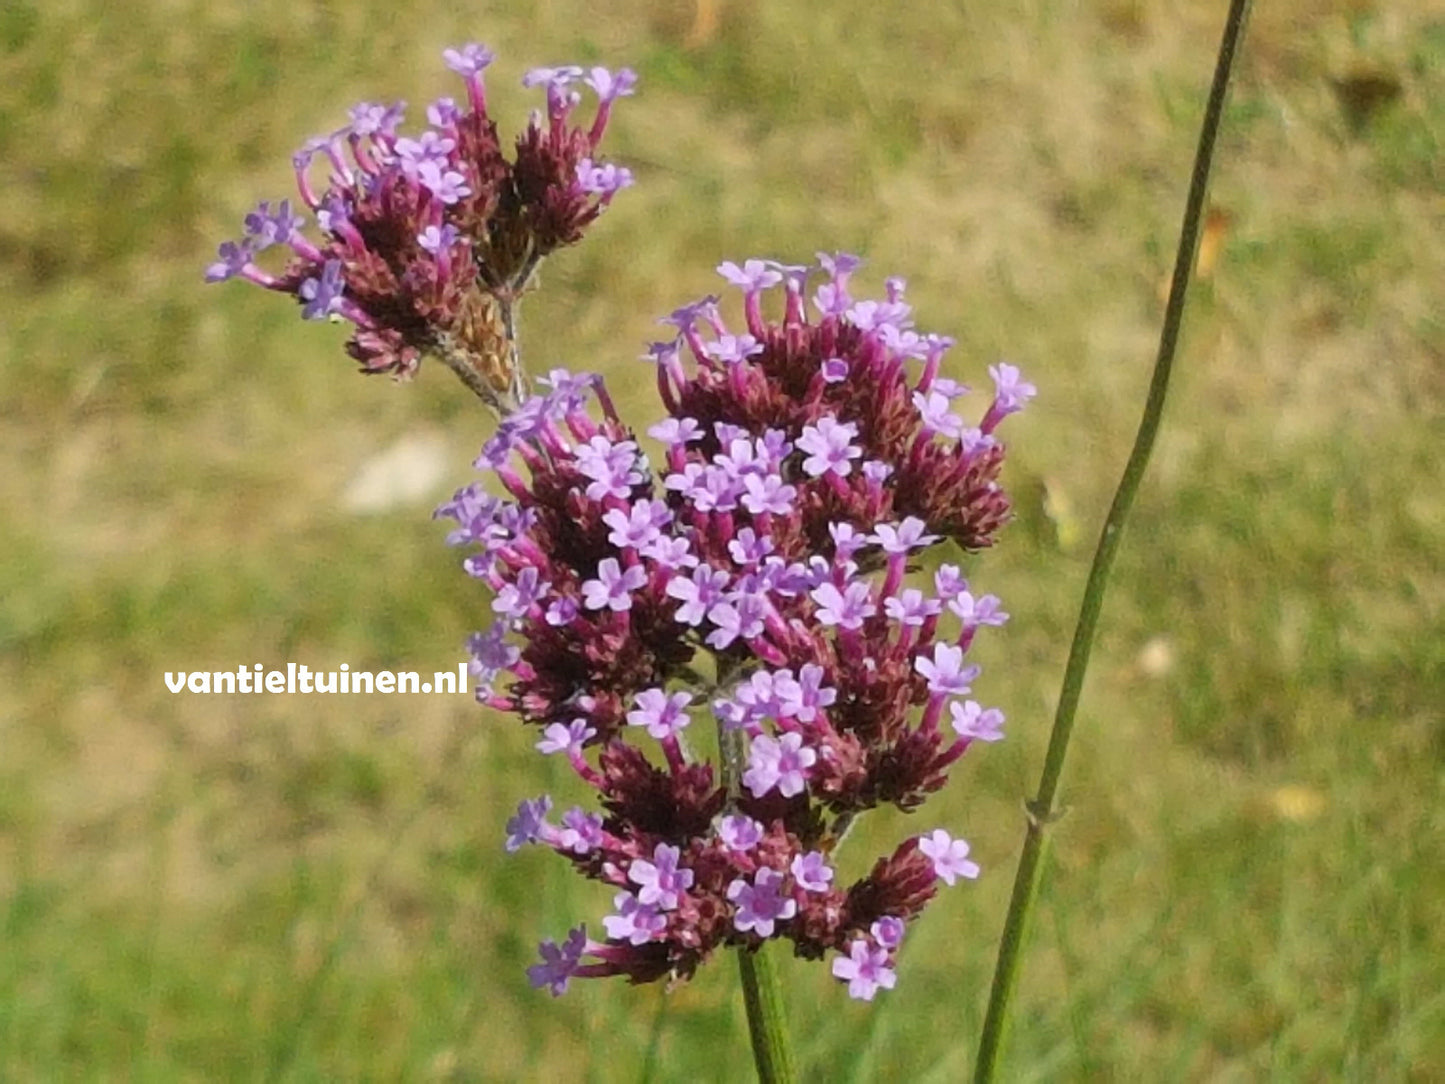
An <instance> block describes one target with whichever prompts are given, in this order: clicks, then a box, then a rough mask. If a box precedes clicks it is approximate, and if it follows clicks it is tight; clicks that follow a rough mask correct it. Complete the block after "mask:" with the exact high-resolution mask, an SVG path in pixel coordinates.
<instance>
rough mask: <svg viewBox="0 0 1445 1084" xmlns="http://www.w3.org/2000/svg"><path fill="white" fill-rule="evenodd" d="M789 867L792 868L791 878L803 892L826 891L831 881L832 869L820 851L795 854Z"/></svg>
mask: <svg viewBox="0 0 1445 1084" xmlns="http://www.w3.org/2000/svg"><path fill="white" fill-rule="evenodd" d="M789 869H791V870H792V873H793V880H795V881H797V882H798V887H800V888H801V889H802V890H803V891H804V892H826V891H828V885H829V884H831V883H832V881H833V871H832V870H831V869H830V868H829V867H828V860H827V858H825V857H824V855H823V852H822V851H809V852H808V853H807V854H800V855H795V856H794V858H793V863H792V865H791V866H790V867H789Z"/></svg>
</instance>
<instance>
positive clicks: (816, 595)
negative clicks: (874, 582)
mask: <svg viewBox="0 0 1445 1084" xmlns="http://www.w3.org/2000/svg"><path fill="white" fill-rule="evenodd" d="M808 597H809V598H811V599H812V600H813V601H814V602H816V603H817V604H818V609H817V611H816V613H815V614H814V615H813V616H814V617H815V619H816V620H817V622H818V624H820V625H826V626H828V627H830V628H831V627H832V626H834V625H837V626H840V627H841V628H845V629H860V628H862V627H863V622H864V621H865V620H866V619H868V618H870V617H872V616H873V615H874V614H876V613H877V612H878V607H877V606H875V605H874V604H873V595H872V589H871V588H870V587H869V586H868V584H867V583H866V582H864V581H862V580H855V581H854V582H853V583H850V584H849V585H848V586H847V588H846V589H845V590H842V591H839V590H838V588H837V585H835V584H832V583H821V584H819V585H818V586H817V587H815V588H813V590H811V591H810V592H808Z"/></svg>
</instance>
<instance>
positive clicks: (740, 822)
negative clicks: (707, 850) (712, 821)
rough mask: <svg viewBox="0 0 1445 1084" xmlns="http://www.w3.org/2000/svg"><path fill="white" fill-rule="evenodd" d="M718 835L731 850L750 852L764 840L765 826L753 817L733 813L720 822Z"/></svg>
mask: <svg viewBox="0 0 1445 1084" xmlns="http://www.w3.org/2000/svg"><path fill="white" fill-rule="evenodd" d="M717 835H718V838H719V839H720V840H722V841H723V844H724V845H725V846H727V848H728V849H729V850H734V851H750V850H752V849H753V848H754V847H756V846H757V845H758V843H759V842H760V841H761V840H762V838H763V826H762V825H761V824H759V823H758V822H757V821H755V820H753V819H752V818H751V817H746V816H744V815H743V814H741V813H732V814H729V815H728V816H726V817H724V818H723V819H722V820H721V821H719V822H718V826H717Z"/></svg>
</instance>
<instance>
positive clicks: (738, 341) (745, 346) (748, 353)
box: [707, 335, 763, 365]
mask: <svg viewBox="0 0 1445 1084" xmlns="http://www.w3.org/2000/svg"><path fill="white" fill-rule="evenodd" d="M762 352H763V344H762V343H760V342H758V340H757V339H754V338H753V337H752V336H751V335H719V336H718V339H717V342H713V343H708V344H707V355H708V357H710V358H712V359H713V360H714V361H720V362H722V363H723V364H725V365H735V364H737V363H738V362H740V361H745V360H746V359H748V358H750V357H753V356H754V355H755V354H761V353H762Z"/></svg>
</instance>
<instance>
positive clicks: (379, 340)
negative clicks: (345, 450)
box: [206, 45, 637, 411]
mask: <svg viewBox="0 0 1445 1084" xmlns="http://www.w3.org/2000/svg"><path fill="white" fill-rule="evenodd" d="M444 57H445V60H446V63H447V66H448V67H449V68H451V69H452V70H453V71H455V72H457V73H458V74H459V75H461V76H462V77H463V78H464V79H465V81H466V88H467V98H466V102H465V103H464V104H461V105H459V104H458V103H457V102H456V101H454V100H453V99H451V98H440V99H438V100H437V101H435V102H433V103H432V104H431V105H430V106H428V107H427V111H426V116H427V121H428V122H429V124H430V127H428V128H426V129H424V130H423V131H422V132H420V133H419V134H418V135H417V136H416V137H415V138H412V137H409V136H402V135H399V134H398V129H399V127H400V125H401V122H402V116H403V110H404V105H403V103H400V102H398V103H396V104H395V105H390V106H385V105H378V104H375V103H372V102H362V103H361V104H360V105H357V106H355V107H353V108H352V110H351V115H350V122H349V123H348V124H346V125H345V126H344V127H342V128H339V129H337V130H336V131H334V132H331V133H329V134H327V135H323V136H318V137H316V138H314V139H311V140H309V141H308V142H307V143H306V144H305V145H304V146H303V147H302V148H301V150H300V151H298V152H297V154H296V155H295V157H294V158H293V160H292V161H293V164H294V166H295V170H296V184H297V188H298V189H299V191H300V199H301V203H302V204H304V205H305V207H306V209H307V210H309V211H310V212H311V213H312V214H313V215H314V216H315V219H316V225H317V227H318V228H319V230H320V232H321V234H322V239H321V240H320V241H319V242H316V241H312V240H311V239H310V238H308V237H307V236H306V235H305V234H303V233H302V232H301V228H302V227H303V226H304V225H305V224H306V220H305V218H304V217H302V215H300V214H297V213H296V210H295V209H294V208H293V206H292V203H291V201H290V200H281V201H279V202H278V203H276V204H275V205H274V206H273V205H272V204H271V203H269V202H267V203H262V204H261V205H260V206H259V207H258V208H257V209H256V210H255V211H253V212H252V213H251V214H249V215H247V216H246V220H245V234H244V236H243V237H242V239H241V240H239V241H227V242H226V243H224V244H222V245H221V246H220V250H219V254H218V256H219V258H218V259H217V261H216V262H215V263H213V264H212V265H211V266H210V268H209V269H208V270H207V272H206V278H207V280H208V281H212V282H218V281H221V280H224V279H229V278H243V279H247V280H249V281H251V282H254V283H257V284H258V285H261V286H265V287H267V288H268V289H272V290H278V291H281V292H283V293H288V294H291V295H293V296H294V297H295V298H296V300H297V301H298V302H300V303H301V305H302V310H301V312H302V315H303V316H304V317H305V318H306V319H309V320H321V319H326V318H329V317H339V318H343V319H346V320H349V321H350V322H351V323H353V324H354V325H356V330H355V333H354V334H353V335H352V337H351V340H350V342H349V343H348V344H347V351H348V353H350V354H351V356H352V357H354V358H355V359H356V360H357V361H359V362H360V363H361V366H362V368H363V370H364V371H366V372H387V373H392V374H394V375H396V376H399V377H406V376H410V375H412V374H413V373H414V372H415V371H416V369H417V366H418V365H419V364H420V360H421V357H422V356H423V355H425V354H431V355H435V356H437V357H439V358H441V359H442V360H443V361H444V362H445V363H446V364H447V365H448V367H449V368H451V369H452V370H453V371H454V372H456V373H457V375H458V376H459V377H461V378H462V380H463V381H464V382H465V383H466V384H467V386H468V387H469V388H471V389H472V391H473V392H475V393H476V394H477V395H478V396H480V397H481V398H482V399H483V401H485V402H487V403H488V404H489V405H490V406H492V407H493V408H494V409H496V410H498V411H505V410H509V409H511V408H513V407H515V406H516V404H517V402H518V400H519V399H520V398H521V395H522V393H523V388H524V377H523V375H522V373H521V372H520V370H519V368H518V366H517V361H516V351H515V336H514V333H513V323H512V321H513V304H514V302H515V301H516V298H517V297H518V296H519V295H520V293H521V292H522V291H523V290H524V289H525V288H526V287H527V285H528V282H529V281H530V280H531V278H532V273H533V271H534V270H535V269H536V267H537V265H538V263H539V262H540V261H541V260H542V259H543V258H544V257H545V256H546V255H547V254H548V253H550V252H552V251H553V250H554V249H556V248H558V247H560V246H563V245H570V244H573V243H575V242H577V241H578V240H580V239H581V238H582V235H583V232H584V231H585V230H586V228H587V226H588V225H589V224H590V223H591V222H592V221H593V220H595V219H596V218H597V216H598V215H599V214H600V213H601V212H602V210H603V209H604V208H605V207H606V206H607V205H608V204H609V203H610V202H611V201H612V198H613V196H615V195H616V194H617V192H618V191H619V190H621V189H623V188H625V187H627V186H628V185H630V184H631V183H632V174H631V173H630V172H629V171H628V170H627V169H625V168H622V167H620V166H616V165H612V164H608V163H604V162H602V161H600V160H599V159H598V157H597V146H598V143H599V142H600V141H601V139H602V135H603V133H604V132H605V130H606V128H607V124H608V119H609V117H610V116H611V113H612V107H613V103H614V102H615V101H616V100H617V99H618V98H620V97H623V96H626V95H629V94H631V93H632V91H633V87H634V85H635V84H636V81H637V79H636V76H635V75H634V74H633V73H632V71H630V70H629V69H625V68H624V69H622V70H621V71H618V72H616V73H613V72H610V71H608V70H607V69H606V68H592V69H590V70H588V71H586V72H584V71H583V69H582V68H579V67H573V66H564V67H556V68H537V69H534V70H533V71H531V72H529V73H527V75H526V76H525V78H524V79H523V80H522V82H523V84H524V85H525V86H528V87H537V86H540V87H544V88H545V90H546V95H547V110H546V116H545V117H543V116H542V115H541V114H540V113H534V114H533V116H532V119H531V122H530V123H529V125H528V126H527V128H526V130H525V131H524V132H523V133H522V134H521V135H520V136H519V137H518V139H517V142H516V149H515V154H514V155H513V158H512V159H511V160H508V158H507V157H506V155H505V154H504V153H503V150H502V145H501V141H500V140H499V138H498V135H497V126H496V124H495V123H494V122H493V120H492V119H491V117H490V116H489V115H488V113H487V100H486V92H485V88H484V86H483V83H482V72H483V70H484V69H485V68H486V67H487V66H488V65H489V64H490V63H491V62H492V59H493V56H492V52H491V50H489V49H487V48H485V47H484V46H481V45H467V46H464V47H463V48H461V49H448V50H446V52H445V54H444ZM579 83H581V84H585V85H586V86H588V87H590V88H591V89H592V90H593V91H594V92H595V93H596V94H597V97H598V99H599V105H598V108H597V111H596V114H595V115H594V117H593V119H592V121H591V123H590V124H589V125H587V126H585V127H583V126H581V125H579V124H575V123H574V120H573V112H574V110H575V108H576V106H577V105H578V104H579V103H580V101H581V94H580V93H579V92H578V91H577V90H575V89H574V87H575V85H576V84H579ZM318 160H320V161H321V162H322V163H324V165H325V166H326V168H327V174H326V186H325V187H324V188H323V189H321V190H319V191H318V189H317V188H316V186H315V185H314V184H313V165H314V164H315V163H316V162H317V161H318ZM274 245H282V246H286V247H287V248H289V250H290V253H291V257H290V261H289V264H288V266H287V267H286V269H285V270H284V271H283V272H282V273H281V274H279V275H273V274H270V273H268V272H266V271H264V270H262V269H261V267H260V266H258V265H257V263H256V257H257V256H258V255H259V254H260V253H261V252H263V251H264V250H266V249H267V248H270V247H272V246H274Z"/></svg>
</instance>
